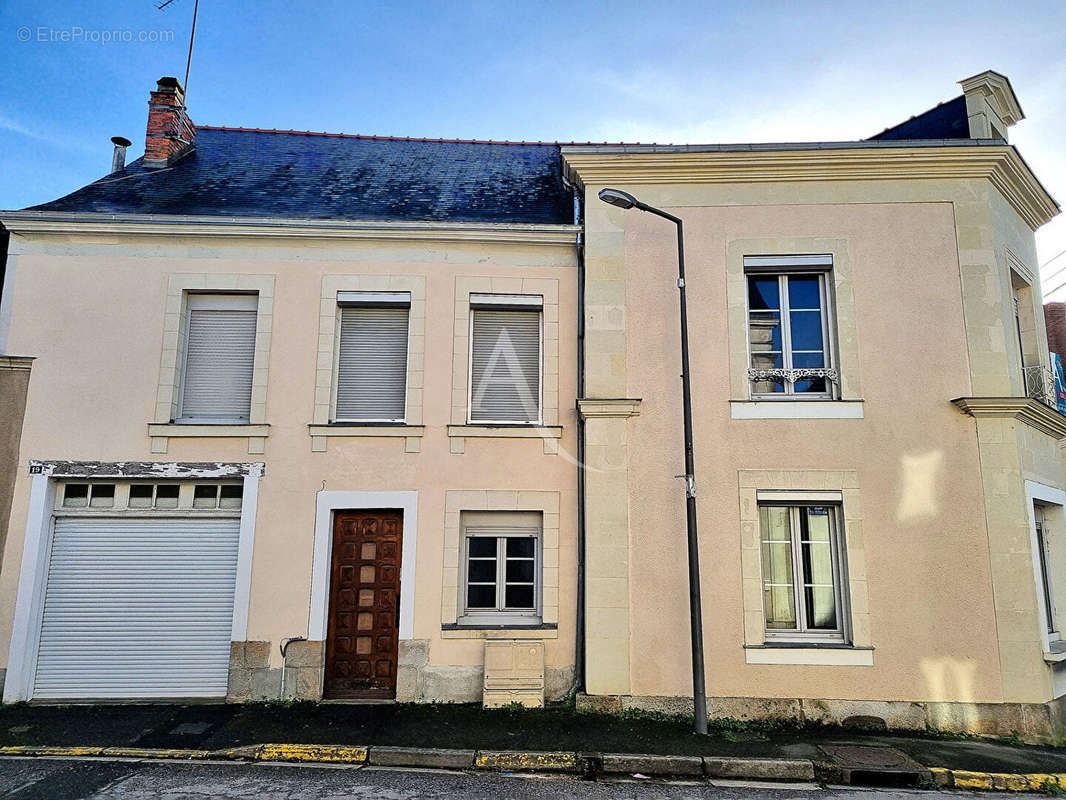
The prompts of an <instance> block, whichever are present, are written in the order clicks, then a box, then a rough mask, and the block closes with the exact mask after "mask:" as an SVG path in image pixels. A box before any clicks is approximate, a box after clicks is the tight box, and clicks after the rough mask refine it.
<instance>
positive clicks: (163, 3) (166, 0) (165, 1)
mask: <svg viewBox="0 0 1066 800" xmlns="http://www.w3.org/2000/svg"><path fill="white" fill-rule="evenodd" d="M173 2H174V0H160V3H159V4H158V5H156V8H157V9H159V10H160V11H162V10H164V9H165V8H166V7H167V6H169V5H170V4H171V3H173ZM199 10H200V0H195V2H194V3H193V7H192V32H191V33H190V34H189V56H188V58H186V59H185V83H184V84H182V85H183V86H184V87H185V96H186V97H188V96H189V68H190V67H191V66H192V45H193V42H195V41H196V14H197V12H198V11H199Z"/></svg>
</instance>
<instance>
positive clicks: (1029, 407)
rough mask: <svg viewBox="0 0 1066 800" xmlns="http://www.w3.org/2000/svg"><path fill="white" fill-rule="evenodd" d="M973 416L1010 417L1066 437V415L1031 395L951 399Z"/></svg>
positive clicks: (1053, 434)
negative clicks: (1030, 396)
mask: <svg viewBox="0 0 1066 800" xmlns="http://www.w3.org/2000/svg"><path fill="white" fill-rule="evenodd" d="M951 402H952V403H954V404H955V405H956V406H958V408H959V409H960V410H961V411H962V412H964V413H966V414H969V415H970V416H971V417H1009V418H1013V419H1018V420H1021V421H1022V422H1024V423H1025V424H1026V425H1028V426H1029V427H1031V428H1036V430H1038V431H1042V432H1043V433H1046V434H1048V435H1049V436H1054V437H1055V438H1056V439H1062V438H1066V415H1063V414H1060V413H1059V412H1058V411H1055V410H1053V409H1051V408H1049V407H1048V406H1046V405H1044V404H1043V403H1041V402H1040V401H1039V400H1033V399H1032V398H1029V397H956V398H955V399H954V400H952V401H951Z"/></svg>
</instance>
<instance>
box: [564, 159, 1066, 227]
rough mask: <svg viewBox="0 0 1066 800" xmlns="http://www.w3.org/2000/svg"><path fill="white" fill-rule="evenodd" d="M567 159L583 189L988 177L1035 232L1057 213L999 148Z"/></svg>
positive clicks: (1022, 166) (1024, 169)
mask: <svg viewBox="0 0 1066 800" xmlns="http://www.w3.org/2000/svg"><path fill="white" fill-rule="evenodd" d="M781 147H786V146H785V145H781ZM563 161H564V164H565V169H566V173H567V177H568V178H569V179H570V180H571V181H573V182H576V183H578V184H580V185H582V186H584V185H586V184H591V185H596V186H599V185H604V184H608V183H620V184H641V183H644V184H647V183H673V184H715V183H772V182H773V183H776V182H789V181H866V180H929V179H974V178H985V179H987V180H989V181H991V183H992V185H993V186H995V187H996V188H997V189H999V191H1000V192H1001V193H1002V194H1003V196H1004V197H1005V198H1006V199H1007V201H1008V202H1009V203H1010V204H1011V206H1013V207H1014V209H1015V210H1016V211H1017V212H1018V213H1019V214H1020V215H1021V217H1022V218H1023V219H1024V220H1025V221H1026V223H1027V224H1028V225H1029V227H1031V228H1032V229H1033V230H1036V229H1037V228H1039V227H1040V226H1041V225H1043V224H1044V223H1046V222H1048V221H1049V220H1051V219H1052V218H1053V217H1054V216H1056V215H1057V214H1058V213H1059V207H1058V205H1057V204H1056V203H1055V200H1054V199H1053V198H1052V197H1051V195H1050V194H1048V192H1047V190H1046V189H1045V188H1044V187H1043V186H1042V185H1041V184H1040V182H1039V181H1038V180H1037V179H1036V177H1035V176H1034V175H1033V173H1032V171H1031V170H1030V169H1029V167H1028V165H1027V164H1026V163H1025V161H1023V160H1022V158H1021V156H1020V155H1018V151H1017V150H1015V149H1014V148H1013V147H1011V146H1009V145H1002V144H973V145H959V146H950V147H948V146H939V147H937V146H929V147H895V148H886V147H869V148H862V147H841V148H839V149H833V148H828V147H827V148H826V149H819V148H813V147H811V148H797V149H794V150H788V149H776V150H773V149H767V150H736V151H732V150H725V149H719V150H701V149H699V148H685V149H670V148H665V147H659V148H653V147H647V148H632V147H629V148H624V149H622V148H615V149H614V150H612V149H611V148H609V147H600V148H592V147H583V148H569V147H564V148H563Z"/></svg>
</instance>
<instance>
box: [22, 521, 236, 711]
mask: <svg viewBox="0 0 1066 800" xmlns="http://www.w3.org/2000/svg"><path fill="white" fill-rule="evenodd" d="M239 527H240V522H239V520H236V519H189V518H182V519H145V518H125V519H123V518H114V517H112V518H102V519H88V518H74V517H58V518H57V519H56V522H55V534H54V537H53V542H52V552H51V557H50V561H49V566H48V585H47V588H46V590H45V599H44V614H43V620H42V626H41V638H40V649H39V651H38V656H37V673H36V679H35V686H34V697H35V698H50V699H61V698H134V697H136V698H141V697H144V698H149V697H225V695H226V682H227V674H228V669H229V654H230V636H231V626H232V624H233V592H234V584H235V580H236V570H237V543H238V539H239Z"/></svg>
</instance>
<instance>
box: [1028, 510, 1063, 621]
mask: <svg viewBox="0 0 1066 800" xmlns="http://www.w3.org/2000/svg"><path fill="white" fill-rule="evenodd" d="M1033 516H1034V517H1035V520H1036V556H1037V564H1038V566H1039V568H1040V589H1041V592H1042V593H1043V596H1044V625H1045V626H1046V628H1047V632H1048V634H1055V635H1056V636H1057V633H1058V631H1057V626H1056V625H1055V599H1054V597H1053V596H1052V592H1051V570H1050V568H1049V566H1048V564H1049V562H1050V560H1051V559H1050V558H1049V554H1048V542H1047V527H1046V525H1045V524H1044V507H1043V506H1042V505H1039V504H1035V505H1034V506H1033ZM1053 638H1055V637H1053Z"/></svg>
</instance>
